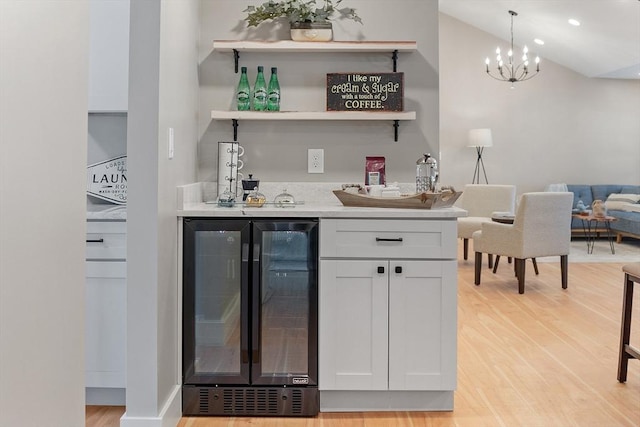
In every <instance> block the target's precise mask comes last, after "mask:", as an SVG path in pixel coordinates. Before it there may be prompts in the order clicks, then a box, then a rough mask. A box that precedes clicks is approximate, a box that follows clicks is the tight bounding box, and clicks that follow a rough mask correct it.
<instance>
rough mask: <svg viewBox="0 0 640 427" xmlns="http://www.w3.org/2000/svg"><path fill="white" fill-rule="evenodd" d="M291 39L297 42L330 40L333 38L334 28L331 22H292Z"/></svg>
mask: <svg viewBox="0 0 640 427" xmlns="http://www.w3.org/2000/svg"><path fill="white" fill-rule="evenodd" d="M291 40H293V41H296V42H328V41H331V40H333V28H332V26H331V23H330V22H328V23H324V22H322V23H320V22H292V23H291Z"/></svg>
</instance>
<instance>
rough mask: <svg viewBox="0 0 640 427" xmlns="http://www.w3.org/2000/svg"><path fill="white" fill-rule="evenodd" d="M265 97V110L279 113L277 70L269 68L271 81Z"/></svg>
mask: <svg viewBox="0 0 640 427" xmlns="http://www.w3.org/2000/svg"><path fill="white" fill-rule="evenodd" d="M267 92H268V95H267V110H269V111H280V83H279V82H278V69H277V68H276V67H271V79H270V80H269V89H268V91H267Z"/></svg>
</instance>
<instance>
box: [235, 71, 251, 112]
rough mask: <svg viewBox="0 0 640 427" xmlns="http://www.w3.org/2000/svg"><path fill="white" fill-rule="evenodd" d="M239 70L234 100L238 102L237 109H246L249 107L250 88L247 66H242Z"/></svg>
mask: <svg viewBox="0 0 640 427" xmlns="http://www.w3.org/2000/svg"><path fill="white" fill-rule="evenodd" d="M241 70H242V73H241V74H240V82H239V83H238V90H237V91H236V101H237V102H238V111H248V110H250V109H251V88H250V87H249V79H248V78H247V67H242V68H241Z"/></svg>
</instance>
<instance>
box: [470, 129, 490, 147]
mask: <svg viewBox="0 0 640 427" xmlns="http://www.w3.org/2000/svg"><path fill="white" fill-rule="evenodd" d="M491 146H493V138H492V137H491V129H471V130H470V131H469V144H468V145H467V147H491Z"/></svg>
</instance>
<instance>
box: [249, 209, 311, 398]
mask: <svg viewBox="0 0 640 427" xmlns="http://www.w3.org/2000/svg"><path fill="white" fill-rule="evenodd" d="M253 235H254V246H255V243H257V244H259V254H255V253H254V268H253V278H254V279H253V281H252V282H253V293H252V300H253V314H254V317H253V321H252V325H253V330H254V333H253V334H252V348H253V351H252V355H253V357H252V369H251V376H252V380H253V383H254V384H272V385H300V386H304V385H317V293H318V291H317V264H318V261H317V260H318V255H317V223H313V222H311V223H303V222H300V223H287V222H279V223H278V222H276V223H257V224H254V234H253ZM256 258H257V259H258V260H259V262H258V263H256V262H255V260H256ZM258 265H259V268H258ZM256 331H259V333H255V332H256Z"/></svg>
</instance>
